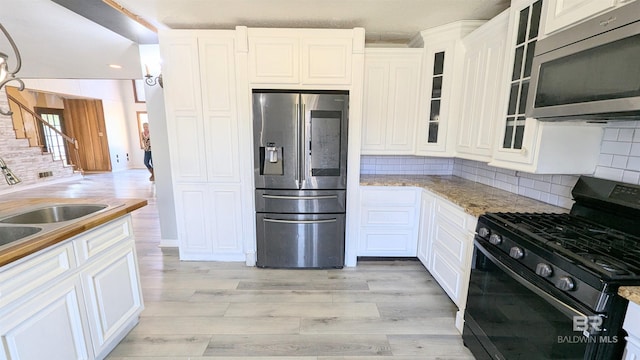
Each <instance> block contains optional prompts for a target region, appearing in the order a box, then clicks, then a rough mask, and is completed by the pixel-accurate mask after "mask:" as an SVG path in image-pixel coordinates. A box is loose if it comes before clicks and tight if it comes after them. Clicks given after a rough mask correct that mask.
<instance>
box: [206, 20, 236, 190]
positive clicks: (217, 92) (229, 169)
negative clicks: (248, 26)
mask: <svg viewBox="0 0 640 360" xmlns="http://www.w3.org/2000/svg"><path fill="white" fill-rule="evenodd" d="M234 43H235V33H234V32H232V31H230V32H216V33H215V34H211V35H205V34H203V35H201V36H199V37H198V47H199V59H200V76H201V79H202V100H203V101H202V107H203V109H202V110H203V115H204V133H203V134H200V135H199V136H200V137H201V138H204V139H206V141H205V149H206V161H207V167H206V168H207V178H208V180H209V182H240V159H239V157H240V155H239V152H240V146H239V131H238V120H237V118H238V116H237V111H236V70H235V46H234Z"/></svg>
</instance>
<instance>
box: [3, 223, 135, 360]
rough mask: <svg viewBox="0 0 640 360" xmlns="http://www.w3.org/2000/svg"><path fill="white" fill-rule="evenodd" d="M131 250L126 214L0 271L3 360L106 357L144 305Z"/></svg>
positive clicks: (129, 225) (63, 359) (130, 232)
mask: <svg viewBox="0 0 640 360" xmlns="http://www.w3.org/2000/svg"><path fill="white" fill-rule="evenodd" d="M134 247H135V242H134V238H133V235H132V227H131V217H130V216H129V215H126V216H124V217H121V218H119V219H116V220H113V221H111V222H109V223H107V224H104V225H101V226H99V227H97V228H95V229H92V230H89V231H87V232H85V233H82V234H80V235H77V236H75V237H73V238H71V239H69V240H66V241H64V242H62V243H59V244H57V245H54V246H52V247H51V248H48V249H44V250H41V251H39V252H37V253H35V254H32V255H30V256H28V257H26V258H23V259H20V260H17V261H15V262H13V263H10V264H8V265H5V266H3V267H0V360H42V359H52V360H75V359H77V360H79V359H88V360H93V359H104V358H105V357H106V356H107V354H108V353H109V352H110V351H111V350H113V348H114V347H115V346H116V345H117V344H118V343H119V342H120V341H121V340H122V338H124V337H125V336H126V334H127V333H128V332H129V331H130V330H131V329H132V328H133V327H134V326H135V325H136V324H137V323H138V316H139V315H140V313H141V312H142V310H143V308H144V306H143V302H142V292H141V288H140V280H139V279H140V276H139V273H138V265H137V259H136V253H135V248H134ZM47 270H48V271H47ZM41 279H45V281H41ZM7 290H9V292H8V293H7V292H6V291H7Z"/></svg>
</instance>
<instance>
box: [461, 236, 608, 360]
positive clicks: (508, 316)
mask: <svg viewBox="0 0 640 360" xmlns="http://www.w3.org/2000/svg"><path fill="white" fill-rule="evenodd" d="M474 244H475V247H474V257H473V263H474V264H473V266H472V270H471V277H470V283H469V295H468V298H467V307H466V310H465V325H464V331H463V339H464V343H465V345H466V346H467V347H468V348H469V349H470V350H471V352H472V353H473V355H474V356H475V357H476V358H477V359H508V360H511V359H532V360H533V359H535V360H542V359H589V358H591V355H589V353H592V352H595V350H596V349H595V347H596V345H597V344H592V343H590V340H591V339H594V338H595V337H593V336H592V337H587V336H585V335H584V334H583V331H581V330H580V329H581V327H583V326H584V323H585V320H584V319H587V321H588V320H593V321H596V322H597V321H599V320H598V319H597V317H598V315H597V314H594V313H592V312H590V311H589V310H588V309H586V308H584V307H583V306H581V305H580V304H578V303H577V302H575V301H574V302H571V300H570V298H569V297H567V296H566V295H563V294H558V292H559V290H557V289H555V288H554V287H553V285H550V284H548V283H546V282H545V281H544V280H541V279H539V278H538V279H536V277H537V275H535V274H530V273H531V272H530V271H529V270H528V269H526V268H525V267H522V266H520V264H518V263H517V262H516V261H515V260H513V259H511V258H510V257H509V256H508V255H507V254H503V253H502V252H500V251H499V250H496V249H493V248H491V245H490V244H489V243H488V242H486V241H485V240H483V239H480V238H478V237H476V239H475V242H474ZM563 297H564V298H563ZM574 317H579V318H576V319H578V320H576V321H577V323H576V325H577V326H574ZM587 324H588V322H587ZM574 327H575V328H576V330H574ZM592 330H593V329H592ZM586 334H589V332H586Z"/></svg>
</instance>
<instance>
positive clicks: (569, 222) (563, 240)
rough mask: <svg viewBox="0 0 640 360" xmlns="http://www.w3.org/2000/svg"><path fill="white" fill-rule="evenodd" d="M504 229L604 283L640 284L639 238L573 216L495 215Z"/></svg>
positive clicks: (541, 214) (492, 215) (543, 214)
mask: <svg viewBox="0 0 640 360" xmlns="http://www.w3.org/2000/svg"><path fill="white" fill-rule="evenodd" d="M488 216H490V217H492V218H493V219H494V220H496V221H497V222H499V223H500V224H501V225H504V226H505V227H507V228H509V229H510V230H511V231H513V232H515V233H517V234H519V235H520V236H521V237H522V238H524V239H527V240H528V241H531V242H535V243H536V244H537V245H538V246H541V247H543V248H546V249H548V250H549V251H551V252H553V253H556V254H559V255H561V256H563V257H565V258H567V259H569V260H570V261H571V262H573V263H575V264H579V265H582V266H584V267H586V268H588V269H589V270H591V271H594V272H596V273H598V274H599V275H600V276H601V277H603V278H604V279H636V278H637V279H638V280H640V237H637V236H634V235H632V234H629V233H625V232H622V231H620V230H616V229H613V228H610V227H606V226H604V225H602V224H598V223H596V222H593V221H591V220H588V219H584V218H581V217H578V216H575V215H571V214H550V213H493V214H488Z"/></svg>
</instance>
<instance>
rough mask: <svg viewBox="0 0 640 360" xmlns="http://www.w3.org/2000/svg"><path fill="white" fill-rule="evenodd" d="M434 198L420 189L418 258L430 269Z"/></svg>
mask: <svg viewBox="0 0 640 360" xmlns="http://www.w3.org/2000/svg"><path fill="white" fill-rule="evenodd" d="M435 201H436V198H435V196H434V195H433V194H431V193H429V192H427V191H422V198H421V200H420V229H419V231H418V259H420V261H421V262H422V264H423V265H424V266H425V267H426V268H427V270H431V257H430V256H429V254H431V251H432V243H433V242H432V237H433V221H434V219H433V217H434V214H433V212H434V206H435Z"/></svg>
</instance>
